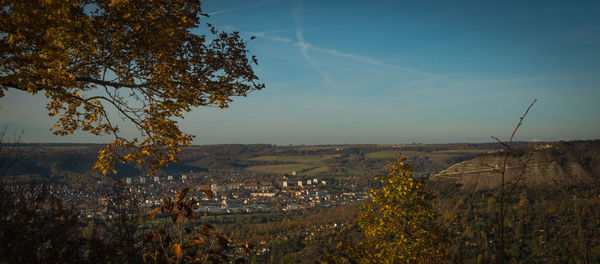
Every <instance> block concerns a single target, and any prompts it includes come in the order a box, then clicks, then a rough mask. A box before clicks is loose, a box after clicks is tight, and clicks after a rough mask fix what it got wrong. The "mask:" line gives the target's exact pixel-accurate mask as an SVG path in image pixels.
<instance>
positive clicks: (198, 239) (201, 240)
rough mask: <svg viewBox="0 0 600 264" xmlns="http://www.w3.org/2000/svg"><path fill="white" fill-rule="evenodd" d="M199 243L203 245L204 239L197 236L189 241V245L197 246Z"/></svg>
mask: <svg viewBox="0 0 600 264" xmlns="http://www.w3.org/2000/svg"><path fill="white" fill-rule="evenodd" d="M199 245H204V239H203V238H201V237H198V238H196V239H194V240H192V241H190V247H193V246H199Z"/></svg>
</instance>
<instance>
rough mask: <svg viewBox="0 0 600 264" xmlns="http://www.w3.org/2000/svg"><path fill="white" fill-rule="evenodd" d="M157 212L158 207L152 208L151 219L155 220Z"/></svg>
mask: <svg viewBox="0 0 600 264" xmlns="http://www.w3.org/2000/svg"><path fill="white" fill-rule="evenodd" d="M157 213H158V207H157V208H154V209H152V213H151V214H150V221H152V220H154V217H156V214H157Z"/></svg>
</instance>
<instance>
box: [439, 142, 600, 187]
mask: <svg viewBox="0 0 600 264" xmlns="http://www.w3.org/2000/svg"><path fill="white" fill-rule="evenodd" d="M502 161H503V154H502V153H495V154H491V155H485V156H480V157H476V158H473V159H469V160H466V161H463V162H459V163H456V164H454V165H452V166H450V167H449V168H447V169H445V170H443V171H441V172H440V173H437V174H435V175H434V176H432V177H431V178H430V180H431V181H434V182H440V183H455V184H458V185H460V187H461V190H462V191H477V190H485V189H493V188H497V187H498V186H499V185H500V181H501V179H500V174H499V173H497V172H494V170H495V169H498V168H500V167H501V166H502ZM599 171H600V147H599V144H598V141H576V142H558V143H555V144H552V145H551V144H544V145H534V146H528V147H521V148H517V149H515V150H514V152H513V153H512V155H511V156H510V157H509V159H508V162H507V174H506V181H507V182H511V183H515V182H516V183H518V184H520V185H524V186H527V187H529V188H561V187H563V186H584V185H589V184H597V183H598V180H599V175H600V174H599V173H598V172H599Z"/></svg>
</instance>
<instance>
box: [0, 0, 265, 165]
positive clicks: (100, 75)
mask: <svg viewBox="0 0 600 264" xmlns="http://www.w3.org/2000/svg"><path fill="white" fill-rule="evenodd" d="M0 4H1V8H0V67H1V68H0V97H3V96H4V95H5V92H6V91H7V90H8V89H17V90H21V91H26V92H28V93H30V94H32V95H35V94H37V93H43V94H44V95H45V96H46V97H47V98H48V99H49V103H48V104H47V105H46V108H47V110H48V115H50V116H57V117H58V120H57V122H56V124H55V125H54V126H53V127H52V128H51V129H52V130H53V131H54V132H53V133H54V134H56V135H63V136H64V135H69V134H72V133H74V132H75V131H78V130H81V131H86V132H89V133H92V134H95V135H112V136H113V140H112V141H111V143H110V144H108V145H107V146H105V147H104V148H102V149H101V150H100V151H99V155H98V160H97V162H96V164H95V166H94V168H97V169H99V170H101V171H102V172H103V173H104V174H106V173H108V172H110V171H113V172H114V169H113V167H114V165H116V164H117V163H119V162H123V163H124V162H127V161H134V162H137V163H138V164H141V165H144V166H147V168H148V169H149V170H151V171H152V170H155V169H157V168H159V167H161V166H164V165H166V164H167V163H168V162H170V161H177V156H176V154H177V153H178V152H180V151H181V148H182V147H185V146H188V145H189V144H190V142H191V140H192V139H193V135H190V134H186V133H184V132H182V131H181V130H180V128H179V126H178V124H177V120H178V119H182V118H183V113H185V112H189V111H191V110H192V108H195V107H199V106H218V107H220V108H226V107H228V106H229V103H230V102H231V101H232V97H234V96H246V95H247V93H248V92H250V91H253V90H259V89H262V88H264V84H263V83H260V82H259V81H258V77H257V76H256V75H255V74H254V71H253V68H252V67H251V62H250V59H249V58H248V55H247V48H246V43H245V42H244V40H243V39H242V38H241V37H240V35H239V33H238V32H232V33H227V32H222V31H219V30H217V29H216V28H215V27H213V26H212V25H210V24H206V26H207V28H205V29H200V28H198V26H199V25H200V18H201V17H202V16H206V17H208V15H206V14H203V13H202V9H201V7H200V3H199V1H197V0H157V1H131V0H112V1H111V0H59V1H44V0H37V1H35V0H34V1H7V0H0ZM203 31H205V33H203V34H198V33H195V32H203ZM251 60H252V62H253V63H255V64H256V63H257V61H256V58H255V57H254V56H252V57H251ZM113 111H114V112H116V115H117V116H118V117H116V118H115V115H114V114H112V113H113ZM123 122H127V123H130V124H133V125H134V126H135V127H136V128H137V129H138V130H139V131H140V134H139V136H136V137H133V138H125V137H124V136H122V134H121V133H120V132H121V130H120V129H119V124H121V123H123Z"/></svg>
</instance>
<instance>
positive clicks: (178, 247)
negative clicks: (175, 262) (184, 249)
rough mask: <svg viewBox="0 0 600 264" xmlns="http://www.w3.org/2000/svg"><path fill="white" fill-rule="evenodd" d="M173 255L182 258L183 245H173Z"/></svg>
mask: <svg viewBox="0 0 600 264" xmlns="http://www.w3.org/2000/svg"><path fill="white" fill-rule="evenodd" d="M173 253H175V256H176V257H177V258H181V245H179V244H175V245H173Z"/></svg>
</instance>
